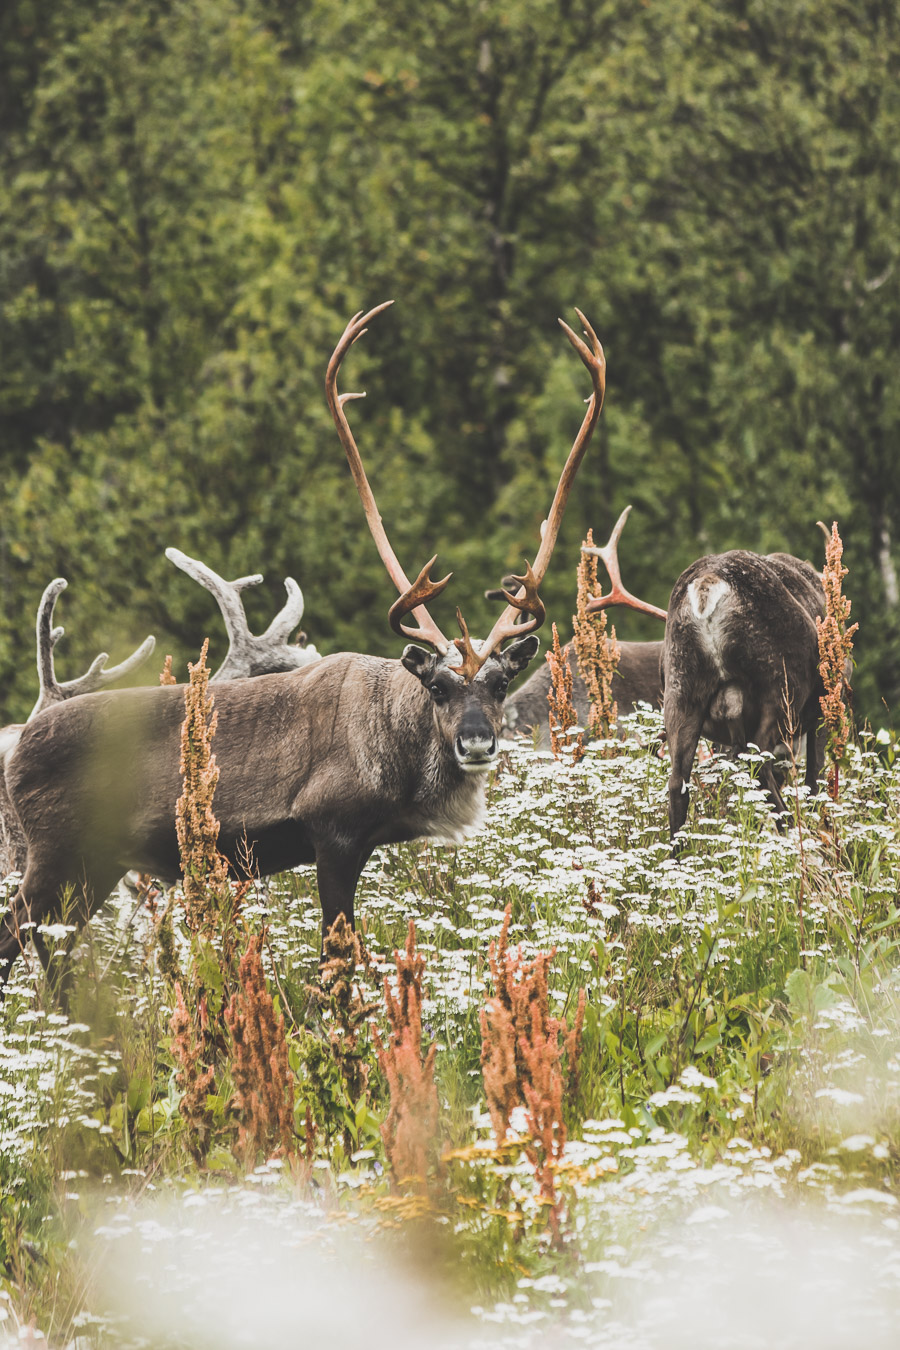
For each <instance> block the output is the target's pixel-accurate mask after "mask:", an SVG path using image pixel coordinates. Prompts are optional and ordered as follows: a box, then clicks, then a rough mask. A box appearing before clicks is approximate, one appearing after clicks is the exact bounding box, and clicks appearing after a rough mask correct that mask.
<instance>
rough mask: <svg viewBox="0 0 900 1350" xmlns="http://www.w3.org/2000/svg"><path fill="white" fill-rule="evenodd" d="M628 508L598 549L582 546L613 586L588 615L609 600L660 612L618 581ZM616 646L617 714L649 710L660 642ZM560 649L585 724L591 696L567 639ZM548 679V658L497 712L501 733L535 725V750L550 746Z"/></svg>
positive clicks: (493, 595)
mask: <svg viewBox="0 0 900 1350" xmlns="http://www.w3.org/2000/svg"><path fill="white" fill-rule="evenodd" d="M630 511H631V507H630V506H627V507H626V508H625V510H624V511H623V512H622V514H621V515H620V516H619V519H618V521H617V522H616V525H615V528H614V530H613V532H612V534H611V535H610V538H609V542H608V543H606V544H604V545H603V547H602V548H592V547H589V548H586V549H585V552H586V553H593V554H594V555H595V556H596V557H598V558H602V559H603V562H604V565H605V566H606V569H607V571H608V572H609V574H610V578H611V580H612V586H613V589H612V591H611V592H610V594H609V595H608V596H603V597H599V596H598V597H597V599H602V600H603V602H604V603H602V604H599V605H595V604H593V602H592V603H591V605H589V610H590V612H591V613H596V612H597V611H598V610H599V609H606V608H607V607H608V606H610V605H613V604H628V603H631V607H632V608H638V609H644V610H645V611H646V610H647V609H649V612H650V613H652V614H656V615H657V616H658V615H659V614H660V613H665V611H660V610H657V609H656V607H655V606H653V605H650V606H649V607H648V606H645V605H644V602H643V601H635V599H634V597H633V596H631V595H630V594H629V592H627V591H626V590H625V588H624V587H623V585H622V579H621V576H620V573H619V565H618V558H617V554H616V547H617V545H618V541H619V536H620V535H621V533H622V530H623V528H624V525H625V521H626V520H627V519H628V515H629V513H630ZM512 581H513V578H512V577H504V578H503V584H504V586H506V587H509V586H510V585H511V584H512ZM502 595H503V592H502V591H498V590H493V591H485V597H486V598H487V599H488V600H495V599H498V598H499V597H500V596H502ZM618 646H619V660H618V664H617V666H616V672H615V675H614V676H613V697H614V698H615V700H616V704H617V706H618V711H619V715H620V716H622V715H623V714H626V713H630V712H634V710H635V708H636V707H637V705H638V704H639V703H649V704H650V705H651V706H652V707H654V708H661V707H662V678H661V675H660V661H661V659H662V648H663V644H662V643H661V642H622V641H620V642H619V644H618ZM563 650H564V653H565V657H566V660H567V661H568V663H569V669H570V670H571V672H572V702H573V704H574V706H575V712H576V714H577V716H578V721H579V723H580V724H581V726H583V727H586V726H588V725H589V722H590V714H591V699H590V694H589V693H588V689H587V685H586V684H585V682H584V680H583V679H582V678H581V675H580V673H579V670H578V658H577V656H576V654H575V644H574V643H572V642H568V643H566V646H565V647H564V648H563ZM552 678H553V677H552V675H551V671H550V665H549V662H546V661H545V662H544V664H543V665H542V666H540V667H539V668H538V669H537V670H536V671H535V672H534V674H533V675H530V676H529V677H528V679H527V680H526V681H525V683H524V684H523V685H522V686H521V688H519V689H517V690H516V692H515V693H514V694H513V695H512V697H511V698H509V699H507V701H506V708H505V710H504V714H503V729H504V731H508V732H512V733H516V734H521V735H526V736H528V735H534V734H535V729H537V736H536V744H537V747H538V749H541V750H549V748H550V720H549V714H548V701H547V700H548V695H549V693H550V687H551V684H552Z"/></svg>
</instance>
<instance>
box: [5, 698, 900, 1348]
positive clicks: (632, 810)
mask: <svg viewBox="0 0 900 1350" xmlns="http://www.w3.org/2000/svg"><path fill="white" fill-rule="evenodd" d="M632 732H633V734H632V735H631V736H630V738H629V739H628V740H626V741H625V742H612V743H605V742H594V743H593V744H592V745H591V746H589V748H588V751H587V754H586V755H585V757H584V759H583V760H582V761H581V762H580V763H577V764H572V763H570V762H569V761H568V759H564V760H555V759H553V758H552V757H551V756H549V755H542V754H537V753H534V752H532V751H530V750H529V749H528V748H525V747H522V746H514V747H510V748H509V749H508V752H507V753H506V754H505V755H504V758H503V762H502V766H501V768H500V769H499V770H498V772H497V773H496V774H495V776H494V778H493V781H492V784H491V787H490V792H489V807H488V816H487V821H486V824H485V826H484V828H483V829H482V830H481V832H480V833H479V834H478V835H477V836H475V837H474V838H472V839H471V840H470V841H468V842H467V843H466V844H464V845H462V846H459V847H456V848H450V847H438V846H435V845H410V846H403V847H398V848H389V849H383V850H381V851H380V853H379V854H377V855H376V856H375V857H374V858H373V859H372V861H371V862H370V864H369V866H368V867H367V869H366V871H365V873H364V875H363V879H362V882H361V884H360V890H359V893H358V897H357V921H358V922H357V926H358V929H359V930H360V933H361V935H362V936H363V938H364V941H365V944H366V947H367V948H368V952H369V954H370V957H371V966H370V968H369V969H368V971H364V970H360V971H359V972H358V973H357V985H358V993H359V997H360V999H361V1000H363V1001H365V1000H370V1001H371V1002H373V1003H375V1004H377V1006H376V1008H375V1010H374V1011H373V1012H372V1013H371V1015H368V1016H366V1017H365V1018H361V1019H360V1024H359V1025H360V1031H359V1054H360V1056H361V1058H360V1060H359V1061H357V1070H358V1072H359V1073H360V1074H361V1077H360V1078H359V1079H358V1080H356V1081H357V1085H358V1086H359V1084H362V1090H361V1091H360V1093H359V1095H358V1096H356V1097H355V1098H351V1096H350V1095H349V1094H348V1090H347V1086H346V1079H345V1077H344V1076H342V1073H341V1071H340V1067H339V1062H338V1060H337V1059H336V1058H335V1056H334V1054H333V1053H332V1051H331V1048H330V1047H331V1046H332V1043H333V1038H332V1040H329V1030H330V1029H331V1028H332V1027H333V1009H332V1007H331V1005H330V1004H329V1003H328V1002H327V1001H326V1002H324V1003H323V1002H322V1001H321V1000H319V1001H317V1000H316V999H315V998H314V997H312V996H311V995H310V993H309V990H308V986H309V985H310V984H313V983H314V982H315V981H316V978H317V960H318V943H319V909H318V902H317V899H316V894H315V877H314V872H313V871H312V870H311V869H301V870H299V871H298V872H296V873H292V874H288V875H285V876H282V877H278V878H275V879H274V880H273V881H272V882H270V883H264V884H261V885H260V886H259V887H258V888H257V890H256V891H255V892H254V893H253V894H252V895H250V896H248V897H247V899H246V901H245V910H244V922H245V923H246V924H248V925H249V926H250V927H252V928H254V929H256V930H258V929H259V928H260V927H261V925H262V923H263V921H264V922H265V925H266V930H267V938H266V941H265V944H264V949H263V958H264V961H263V963H264V968H265V970H266V976H267V980H268V982H269V986H270V989H271V990H272V992H273V993H274V995H275V1004H276V1009H277V1010H280V1011H281V1012H282V1013H283V1015H284V1018H285V1030H286V1035H287V1044H288V1058H289V1065H290V1074H291V1083H292V1091H293V1096H294V1120H295V1126H296V1134H297V1138H298V1141H299V1143H298V1151H297V1154H296V1156H295V1157H294V1158H293V1161H292V1158H291V1157H289V1156H287V1155H285V1153H284V1150H282V1152H281V1155H279V1154H277V1153H276V1155H275V1156H274V1157H273V1158H271V1159H267V1158H265V1157H264V1156H263V1155H262V1154H259V1155H257V1156H255V1157H248V1156H246V1152H245V1151H244V1152H242V1149H241V1147H239V1136H238V1129H239V1122H238V1121H237V1119H236V1117H235V1112H234V1109H233V1104H232V1102H231V1097H232V1092H233V1084H232V1083H231V1082H230V1081H229V1079H228V1072H227V1069H226V1070H223V1074H222V1075H220V1076H219V1077H218V1078H217V1079H216V1082H215V1088H214V1091H212V1092H211V1093H210V1097H211V1103H210V1107H209V1111H210V1122H211V1123H210V1127H209V1138H208V1140H207V1142H206V1144H205V1146H204V1148H203V1150H202V1151H201V1153H200V1154H199V1155H198V1150H197V1148H196V1145H195V1143H192V1140H191V1138H190V1131H189V1129H188V1127H187V1125H186V1122H185V1118H184V1115H183V1113H182V1111H181V1110H180V1106H179V1099H180V1090H179V1088H178V1085H177V1082H176V1076H175V1070H176V1065H175V1062H174V1060H173V1056H172V1036H171V1032H170V1028H169V1022H170V1017H171V1013H172V986H171V982H170V981H169V980H167V979H166V978H165V976H164V975H163V974H161V972H160V967H159V957H160V928H159V915H160V913H161V912H162V907H163V905H164V904H165V898H164V897H161V898H160V899H158V900H157V901H156V906H157V915H156V918H155V919H154V917H153V915H152V914H151V913H150V912H148V909H147V907H146V905H141V906H139V907H136V906H135V903H134V901H133V900H132V899H131V898H130V897H125V898H122V899H118V900H116V901H115V902H110V903H109V904H108V905H107V906H106V908H105V910H104V911H103V913H102V915H101V916H100V917H99V918H98V919H96V920H95V921H94V923H93V924H92V926H91V929H90V931H89V933H88V935H87V936H86V938H85V940H84V941H83V942H82V943H81V945H80V947H79V949H78V953H77V957H76V966H77V975H76V981H75V987H74V992H73V994H72V998H71V1002H70V1013H71V1016H70V1017H67V1016H65V1015H64V1014H63V1013H62V1012H61V1011H59V1004H58V1001H57V1000H56V999H55V997H54V994H53V991H52V990H51V989H48V987H47V985H46V982H45V980H44V978H43V976H42V975H41V974H40V972H39V969H38V968H37V967H36V965H32V966H28V965H27V964H26V963H25V962H21V963H20V964H19V966H18V968H17V969H16V971H15V974H14V977H13V981H12V984H11V988H10V993H9V996H8V997H7V1001H6V1003H5V1005H4V1006H3V1009H2V1012H0V1018H2V1023H0V1186H2V1200H0V1231H2V1244H0V1257H2V1261H0V1321H2V1325H0V1337H2V1335H3V1334H4V1332H5V1333H6V1334H8V1335H9V1337H10V1340H11V1342H12V1343H16V1344H18V1343H21V1341H23V1340H24V1341H25V1342H26V1343H28V1342H34V1341H36V1340H39V1339H41V1338H42V1337H44V1336H45V1337H46V1338H47V1339H48V1340H50V1342H51V1343H52V1344H58V1345H73V1346H83V1347H88V1346H91V1347H93V1346H97V1347H101V1346H107V1345H110V1346H112V1345H115V1346H125V1345H131V1344H134V1345H137V1344H144V1345H148V1344H149V1345H153V1346H157V1345H159V1346H162V1345H170V1344H171V1345H181V1344H183V1345H190V1346H195V1345H210V1346H212V1345H216V1346H223V1345H228V1346H230V1345H232V1344H233V1345H245V1344H246V1345H250V1344H257V1345H262V1344H266V1345H269V1344H276V1343H277V1344H293V1343H294V1342H295V1341H296V1343H297V1344H304V1345H317V1344H325V1343H328V1344H329V1345H332V1346H342V1345H344V1344H346V1345H347V1346H351V1345H359V1346H380V1345H382V1344H385V1345H387V1344H391V1345H392V1346H403V1345H405V1344H406V1343H407V1342H408V1343H409V1344H410V1345H412V1344H421V1343H422V1340H423V1338H425V1337H426V1336H427V1338H428V1340H429V1343H430V1344H432V1345H436V1346H442V1345H444V1344H446V1345H448V1346H449V1345H476V1344H484V1345H500V1344H502V1345H510V1346H519V1345H521V1346H528V1345H538V1344H540V1345H548V1344H550V1345H556V1344H559V1345H563V1344H568V1343H569V1342H570V1341H575V1342H579V1343H584V1344H586V1345H590V1346H595V1345H596V1346H622V1347H639V1346H651V1347H657V1346H659V1347H672V1346H680V1345H682V1344H683V1345H685V1346H688V1345H690V1346H705V1345H709V1346H725V1345H735V1346H756V1345H760V1346H763V1345H772V1344H775V1343H777V1344H779V1345H780V1346H793V1345H797V1346H809V1345H825V1346H831V1345H834V1346H841V1345H847V1346H849V1345H862V1344H866V1345H875V1346H880V1345H882V1344H883V1345H885V1346H887V1345H889V1344H894V1339H893V1338H892V1337H893V1328H894V1327H895V1326H896V1318H897V1313H898V1312H900V1210H898V1205H897V1197H898V1179H900V1172H898V1166H900V982H898V967H900V962H898V957H897V948H898V941H900V755H898V753H897V744H896V742H895V740H894V739H893V737H892V735H891V734H889V733H887V732H880V733H879V734H878V735H870V734H866V735H864V736H863V737H862V739H861V741H860V742H859V743H858V744H857V745H856V746H854V747H853V748H852V749H851V752H850V761H849V765H848V767H847V770H846V772H845V773H844V774H843V775H842V779H841V800H840V802H839V803H838V804H834V803H831V802H830V801H828V800H827V799H826V798H825V797H824V795H820V796H817V797H810V796H809V795H808V794H807V793H806V791H805V789H801V790H800V792H799V794H795V793H794V792H793V790H792V789H788V791H787V796H788V800H789V803H790V806H791V809H792V812H793V820H792V821H791V822H790V823H789V824H788V825H787V827H786V828H785V830H784V832H783V833H779V832H778V831H777V830H776V829H775V826H774V821H773V818H772V815H771V811H770V808H769V806H768V804H767V802H766V800H765V796H764V794H763V792H762V791H761V790H760V788H759V786H758V783H757V781H756V769H757V765H758V757H755V756H753V755H751V756H749V757H745V758H743V759H742V760H740V761H739V762H734V761H731V760H729V759H727V758H724V757H720V756H717V755H713V756H712V757H710V758H707V759H706V760H705V761H704V762H703V763H702V764H701V765H699V767H698V769H697V771H696V773H695V791H694V799H693V804H692V809H691V815H690V817H689V829H688V834H687V838H686V842H685V847H684V849H683V851H682V852H681V853H680V855H679V856H678V857H677V858H672V857H671V856H670V851H669V846H668V838H667V830H666V822H665V812H666V806H665V804H666V775H667V766H666V763H665V761H664V760H662V759H661V758H660V757H659V754H658V733H659V725H658V718H657V716H656V714H652V713H650V712H649V711H647V712H645V713H643V714H639V715H637V716H636V718H635V719H634V724H633V727H632ZM507 907H508V908H509V913H510V927H509V935H510V942H511V944H513V945H515V944H519V945H520V948H521V955H522V958H523V960H524V959H526V958H527V959H529V960H530V959H532V958H534V957H535V956H537V955H538V954H539V953H546V952H551V951H553V953H554V955H553V958H552V960H551V961H550V963H549V967H548V970H549V982H548V995H549V1000H550V1011H551V1012H552V1014H553V1016H555V1017H556V1018H558V1019H561V1020H565V1022H566V1024H567V1025H568V1026H571V1025H572V1024H573V1021H574V1019H575V1016H576V1010H577V1007H578V1002H579V995H580V991H582V990H584V991H585V995H586V1003H585V1013H584V1026H583V1037H582V1044H581V1051H580V1057H579V1068H580V1072H579V1074H578V1078H577V1085H575V1084H574V1080H573V1078H572V1075H571V1073H570V1072H569V1070H571V1068H572V1065H571V1064H568V1065H567V1066H564V1067H565V1071H566V1072H567V1073H568V1077H567V1078H566V1088H565V1092H564V1097H563V1114H564V1121H565V1126H566V1130H567V1139H566V1143H565V1148H564V1150H563V1151H562V1153H561V1156H560V1157H557V1158H555V1159H552V1160H551V1161H552V1167H551V1168H550V1174H551V1176H552V1180H551V1181H550V1182H549V1183H548V1184H549V1185H550V1187H551V1189H552V1196H553V1199H552V1201H551V1200H550V1199H548V1195H547V1187H546V1185H545V1186H544V1190H543V1191H542V1190H541V1185H540V1184H539V1178H538V1177H536V1174H535V1166H534V1157H535V1156H536V1154H535V1149H537V1154H540V1148H538V1146H537V1145H535V1144H534V1143H531V1142H530V1136H529V1128H530V1127H529V1124H528V1121H527V1114H528V1113H527V1112H526V1110H525V1109H524V1108H523V1107H522V1106H520V1107H519V1108H517V1110H516V1111H514V1112H513V1126H514V1127H515V1130H516V1132H515V1133H514V1134H513V1135H512V1136H511V1137H510V1138H508V1139H507V1140H506V1142H505V1143H504V1144H502V1145H501V1146H498V1143H497V1140H496V1139H495V1138H494V1137H493V1135H492V1128H491V1118H490V1115H489V1114H488V1111H487V1103H486V1096H485V1088H484V1083H483V1080H482V1070H481V1053H482V1028H481V1010H482V1008H483V1006H484V1004H485V999H486V998H487V997H488V996H490V995H491V993H495V992H496V991H495V990H494V989H493V987H492V981H491V970H490V960H489V945H490V943H491V942H492V941H493V942H496V941H497V939H498V937H499V934H500V931H501V926H502V924H503V920H504V914H505V911H506V910H507ZM174 912H175V914H176V916H177V915H178V914H179V912H180V911H179V910H178V907H177V905H176V907H175V911H174ZM410 918H412V919H414V920H415V928H416V941H417V947H418V951H419V953H420V954H421V955H422V956H423V957H424V959H425V975H424V993H425V1001H424V1006H423V1042H424V1045H425V1046H427V1045H429V1044H430V1043H432V1042H434V1043H436V1046H437V1051H436V1057H435V1075H436V1082H437V1091H438V1100H439V1124H438V1129H437V1136H436V1138H435V1139H434V1140H433V1141H432V1142H431V1145H430V1148H431V1151H430V1154H429V1164H428V1172H427V1176H425V1177H423V1178H422V1179H421V1180H420V1181H412V1182H411V1181H404V1180H403V1179H402V1178H397V1177H396V1176H394V1177H393V1178H392V1175H391V1169H390V1165H389V1158H388V1156H387V1155H386V1152H385V1147H384V1142H383V1138H382V1131H381V1126H382V1125H383V1124H384V1122H385V1119H386V1116H387V1112H388V1106H389V1102H388V1094H387V1087H386V1083H385V1079H384V1075H383V1073H382V1070H381V1068H380V1067H379V1063H378V1057H377V1053H376V1047H375V1045H374V1044H373V1040H372V1036H371V1033H370V1031H369V1029H368V1026H369V1022H370V1021H374V1022H376V1023H378V1024H379V1025H380V1027H381V1035H382V1036H383V1037H386V1035H387V1032H386V1030H385V1022H384V1001H383V991H382V988H381V982H382V979H383V977H384V976H385V975H387V976H389V977H391V976H392V975H393V974H394V973H395V963H394V955H393V954H394V951H395V949H397V948H402V947H403V944H404V942H405V941H406V939H407V928H408V922H409V920H410ZM64 936H65V934H64V930H63V926H61V927H60V929H59V931H58V937H59V939H60V941H62V940H63V938H64ZM173 939H174V944H175V955H176V957H177V958H178V959H179V960H180V961H182V962H184V961H185V960H186V959H187V954H188V949H189V942H188V940H187V937H186V935H185V932H184V931H183V925H182V924H181V923H180V922H179V921H177V918H176V922H175V924H174V933H173ZM164 964H165V963H164ZM572 1058H573V1056H571V1055H570V1056H569V1059H570V1060H571V1059H572ZM557 1137H558V1136H557ZM529 1145H530V1149H531V1157H532V1161H529ZM540 1156H541V1157H544V1155H543V1154H540ZM198 1157H199V1161H198ZM545 1161H546V1159H545ZM551 1211H552V1213H551Z"/></svg>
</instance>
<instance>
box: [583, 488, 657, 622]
mask: <svg viewBox="0 0 900 1350" xmlns="http://www.w3.org/2000/svg"><path fill="white" fill-rule="evenodd" d="M630 513H631V507H630V506H626V507H625V510H624V511H623V512H622V514H621V515H620V516H619V519H618V520H617V521H616V524H615V528H614V529H613V532H612V534H611V535H610V536H609V541H608V543H606V544H604V545H603V547H602V548H592V547H588V545H587V544H583V545H582V548H581V551H582V553H590V554H592V555H593V556H594V557H595V558H601V559H602V560H603V566H604V567H605V568H606V570H607V572H608V573H609V579H610V581H611V583H612V590H611V591H610V592H609V594H608V595H597V596H595V597H594V599H593V600H591V601H590V603H589V604H588V607H587V612H588V614H597V613H599V611H600V610H601V609H609V608H610V606H611V605H627V606H628V608H629V609H639V610H640V611H641V612H642V613H643V614H654V615H655V616H656V618H657V619H665V618H667V617H668V616H667V614H666V611H665V610H664V609H658V608H657V607H656V605H651V604H648V603H647V601H646V600H638V599H637V598H636V597H635V596H633V595H632V594H631V592H630V591H627V590H626V589H625V587H624V586H623V585H622V574H621V572H620V571H619V552H618V549H619V538H620V536H621V534H622V531H623V530H624V528H625V522H626V520H627V519H628V517H629V515H630Z"/></svg>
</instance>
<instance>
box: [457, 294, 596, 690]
mask: <svg viewBox="0 0 900 1350" xmlns="http://www.w3.org/2000/svg"><path fill="white" fill-rule="evenodd" d="M575 313H576V314H577V315H578V318H579V319H580V320H581V324H582V327H583V328H584V333H585V337H587V339H588V342H589V343H590V346H588V344H587V343H586V342H583V341H582V340H581V338H580V337H578V336H577V334H576V333H574V332H573V331H572V329H571V328H570V327H569V325H568V324H567V323H564V322H563V320H562V319H560V320H559V323H560V327H561V328H562V330H563V332H564V333H565V335H566V337H567V338H568V339H569V341H570V342H571V344H572V346H573V347H574V348H575V350H576V352H577V353H578V355H579V356H580V357H581V359H582V361H583V362H584V364H585V366H586V367H587V369H588V371H589V372H590V376H591V381H592V383H593V386H594V390H593V393H592V394H591V397H590V400H589V402H588V408H587V412H586V413H585V415H584V420H583V422H582V423H581V427H580V429H579V432H578V435H577V436H576V437H575V441H574V444H573V445H572V449H571V450H570V451H569V457H568V459H567V460H566V462H565V465H564V466H563V471H562V473H561V474H560V478H559V482H558V483H557V485H556V493H555V495H554V497H553V504H552V506H551V507H550V514H549V516H548V517H547V520H546V521H545V523H544V525H543V527H542V530H541V546H540V549H539V550H538V555H537V557H536V558H535V560H534V566H533V567H529V565H528V564H527V563H526V564H525V575H524V576H521V577H513V581H518V582H519V583H520V586H519V589H518V591H516V593H515V594H513V593H512V591H504V592H503V594H504V595H505V597H506V600H507V602H508V603H507V607H506V609H505V610H504V611H503V613H502V614H501V615H500V617H499V619H498V620H497V622H496V623H495V624H494V626H493V628H492V629H491V631H490V633H489V634H488V636H487V638H486V639H485V641H484V642H483V643H482V644H481V646H480V647H479V649H478V653H477V659H478V663H479V665H483V664H484V662H485V661H486V660H487V658H488V657H489V656H490V655H491V653H492V652H493V651H496V650H497V648H498V647H499V646H500V645H501V643H503V642H504V641H505V640H506V639H507V638H511V637H521V636H522V635H523V634H525V633H530V632H533V631H534V629H535V628H539V627H540V626H541V624H542V623H543V622H544V606H543V604H542V603H541V599H540V596H539V595H538V587H539V586H540V584H541V582H542V581H543V579H544V575H545V573H546V571H547V565H548V563H549V562H550V558H551V556H552V554H553V549H554V547H555V545H556V537H557V535H558V534H559V527H560V525H561V524H562V518H563V513H564V511H565V509H566V502H567V501H568V499H569V492H570V491H571V488H572V484H573V482H574V481H575V475H576V473H577V472H578V468H579V465H580V464H581V461H582V459H583V458H584V452H585V450H587V447H588V443H589V441H590V439H591V436H592V435H593V431H594V427H595V426H596V425H597V421H598V419H599V417H600V410H601V409H602V407H603V396H604V394H605V392H606V358H605V356H604V355H603V348H602V347H601V345H600V340H599V338H598V337H597V334H596V333H595V332H594V330H593V328H592V327H591V325H590V324H589V323H588V321H587V319H586V318H585V317H584V315H583V314H582V312H581V310H580V309H576V311H575ZM521 614H530V616H531V617H530V618H529V619H526V620H525V622H524V623H517V622H516V620H517V619H518V618H519V617H520V615H521Z"/></svg>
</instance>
